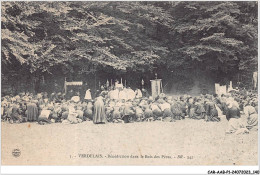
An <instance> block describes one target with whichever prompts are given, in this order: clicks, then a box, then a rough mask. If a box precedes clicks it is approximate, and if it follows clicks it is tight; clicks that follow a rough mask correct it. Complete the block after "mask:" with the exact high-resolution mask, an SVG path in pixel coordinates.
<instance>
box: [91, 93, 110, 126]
mask: <svg viewBox="0 0 260 175" xmlns="http://www.w3.org/2000/svg"><path fill="white" fill-rule="evenodd" d="M106 122H107V120H106V114H105V105H104V102H103V98H102V97H101V96H99V97H97V100H96V102H95V103H94V115H93V123H95V124H99V123H106Z"/></svg>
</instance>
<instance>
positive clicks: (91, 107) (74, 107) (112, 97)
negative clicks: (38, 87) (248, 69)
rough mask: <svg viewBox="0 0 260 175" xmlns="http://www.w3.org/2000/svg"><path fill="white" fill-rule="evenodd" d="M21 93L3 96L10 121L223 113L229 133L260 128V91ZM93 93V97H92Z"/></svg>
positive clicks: (214, 118)
mask: <svg viewBox="0 0 260 175" xmlns="http://www.w3.org/2000/svg"><path fill="white" fill-rule="evenodd" d="M68 94H70V95H69V96H68V95H66V94H64V93H52V94H48V93H46V92H43V93H38V94H36V95H34V94H32V93H20V94H18V95H15V96H12V95H6V96H3V97H2V103H1V118H2V121H8V122H10V123H21V122H38V123H39V124H41V125H44V124H51V123H57V122H60V123H65V124H76V123H81V122H84V121H93V122H94V124H99V123H103V124H104V123H107V122H113V123H132V122H152V121H156V120H159V121H164V122H176V121H177V120H185V119H186V118H190V119H195V120H204V121H205V122H219V121H220V120H221V118H220V115H226V119H227V120H228V121H229V125H228V129H227V133H233V132H236V131H238V130H240V129H241V128H242V129H243V131H247V130H251V129H255V128H256V129H257V125H258V115H257V113H258V108H257V105H258V95H257V92H249V91H246V90H240V91H233V92H230V93H228V94H222V95H221V96H218V95H216V94H214V95H209V94H206V95H200V96H189V95H181V96H169V95H165V94H164V93H161V94H159V95H158V96H157V97H152V96H150V94H149V93H148V91H147V90H146V89H144V88H142V89H136V90H133V89H131V88H130V87H128V88H125V87H120V88H116V87H112V88H104V87H103V86H102V87H101V89H100V91H98V93H95V94H92V93H91V91H90V89H87V90H86V92H85V95H84V96H83V97H82V98H81V97H80V95H79V92H78V93H76V94H74V95H72V92H71V93H68ZM92 97H93V98H92Z"/></svg>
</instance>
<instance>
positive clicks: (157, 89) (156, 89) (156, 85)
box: [150, 79, 162, 99]
mask: <svg viewBox="0 0 260 175" xmlns="http://www.w3.org/2000/svg"><path fill="white" fill-rule="evenodd" d="M150 81H151V87H152V97H153V99H155V98H156V97H157V96H158V95H160V93H161V90H162V88H161V87H162V79H155V80H150Z"/></svg>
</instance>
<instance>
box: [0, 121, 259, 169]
mask: <svg viewBox="0 0 260 175" xmlns="http://www.w3.org/2000/svg"><path fill="white" fill-rule="evenodd" d="M222 119H223V120H222V121H221V122H219V123H214V122H205V121H203V120H200V121H198V120H191V119H185V120H182V121H177V122H174V123H170V122H160V121H158V122H157V121H156V122H144V123H129V124H122V123H117V124H113V123H108V124H104V125H94V124H93V123H92V122H83V123H80V124H76V125H72V124H61V123H55V124H50V125H38V124H37V123H22V124H9V123H5V122H2V164H4V165H17V164H18V165H257V163H258V158H257V154H258V148H257V144H258V137H257V136H258V133H257V132H256V131H254V132H250V133H249V134H245V135H227V134H225V129H226V127H227V121H226V120H225V119H224V118H223V117H222ZM13 149H20V151H21V155H20V156H19V157H14V156H12V151H13ZM84 154H86V155H84ZM87 154H93V155H91V156H92V158H88V157H89V155H87ZM99 154H101V156H102V157H103V158H100V155H99ZM109 155H110V156H111V155H112V156H115V155H124V156H129V158H108V157H109ZM131 155H132V158H131ZM141 156H144V158H141ZM150 156H151V157H152V158H151V157H150ZM155 156H157V157H155ZM134 157H135V158H134ZM137 157H138V158H137ZM145 157H146V158H145ZM148 157H149V158H148Z"/></svg>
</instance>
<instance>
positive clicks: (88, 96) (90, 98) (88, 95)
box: [84, 89, 92, 102]
mask: <svg viewBox="0 0 260 175" xmlns="http://www.w3.org/2000/svg"><path fill="white" fill-rule="evenodd" d="M84 100H85V101H87V102H90V101H91V100H92V97H91V91H90V89H87V90H86V93H85V97H84Z"/></svg>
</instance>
